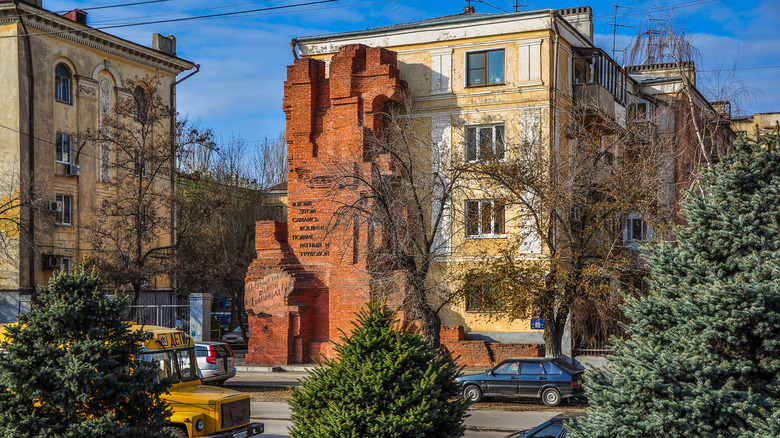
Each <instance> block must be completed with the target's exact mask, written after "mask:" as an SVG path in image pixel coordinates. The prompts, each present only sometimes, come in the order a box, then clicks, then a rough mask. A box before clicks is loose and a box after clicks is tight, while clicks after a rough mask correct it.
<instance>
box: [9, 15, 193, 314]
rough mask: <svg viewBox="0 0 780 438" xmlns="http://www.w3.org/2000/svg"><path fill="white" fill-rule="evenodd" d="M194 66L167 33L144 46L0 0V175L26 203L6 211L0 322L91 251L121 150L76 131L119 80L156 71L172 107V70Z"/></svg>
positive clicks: (120, 88)
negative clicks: (10, 221)
mask: <svg viewBox="0 0 780 438" xmlns="http://www.w3.org/2000/svg"><path fill="white" fill-rule="evenodd" d="M150 37H151V36H150ZM193 68H195V64H193V63H191V62H189V61H186V60H184V59H181V58H178V57H177V56H176V40H175V38H173V37H172V36H170V37H163V36H161V35H159V34H154V36H153V41H152V46H151V47H145V46H142V45H139V44H135V43H132V42H130V41H126V40H123V39H121V38H118V37H116V36H113V35H110V34H108V33H105V32H102V31H99V30H96V29H93V28H91V27H90V26H89V25H88V23H87V14H86V13H85V12H83V11H80V10H74V11H71V12H68V13H66V14H64V15H58V14H56V13H54V12H51V11H47V10H45V9H43V8H42V4H41V0H37V1H36V0H29V1H27V0H25V1H21V2H18V3H17V2H11V1H7V0H3V1H0V89H1V90H2V93H0V165H2V174H1V175H2V177H3V178H4V179H5V180H4V181H3V183H4V184H6V185H8V184H11V185H14V184H15V185H16V187H17V191H16V192H15V193H16V194H17V195H18V194H19V193H21V198H22V201H23V202H25V206H23V207H22V208H15V209H12V210H11V211H9V212H6V213H5V214H6V215H10V217H12V218H14V219H16V220H17V221H18V222H20V223H21V224H22V227H21V228H20V229H16V230H15V229H14V227H10V228H8V227H6V229H4V230H2V231H4V232H5V234H4V241H5V242H6V243H7V245H6V250H7V251H6V255H7V256H6V257H3V258H2V259H0V264H2V269H0V291H2V294H0V309H2V310H0V322H7V321H9V320H13V319H14V318H15V315H16V313H17V312H18V310H19V309H20V308H23V307H24V306H25V305H26V304H25V303H24V301H25V296H26V295H28V294H29V293H30V292H31V291H32V290H33V289H34V288H35V287H36V286H37V285H40V284H42V283H46V282H47V281H48V278H49V277H50V276H51V275H52V272H53V271H54V270H55V269H68V268H69V267H70V266H72V265H73V264H75V263H78V261H79V260H80V259H81V258H82V257H83V256H84V255H86V254H88V253H89V251H90V250H91V249H92V248H90V247H89V243H88V242H89V239H88V236H87V235H86V233H87V232H88V231H87V230H86V229H85V225H86V224H87V223H88V222H89V221H94V220H100V218H97V217H94V216H93V212H94V208H95V207H96V206H97V205H99V203H100V202H101V200H102V199H103V197H104V196H105V194H106V193H108V191H110V190H111V189H112V181H113V179H112V175H113V178H115V177H116V173H115V172H116V171H115V170H112V166H113V165H114V163H115V159H116V153H117V152H113V153H112V151H111V149H110V148H108V147H106V146H104V145H101V144H97V143H96V142H91V141H85V140H83V139H82V138H80V137H79V134H81V133H84V132H87V131H91V132H93V133H94V132H95V131H96V130H98V129H99V128H100V127H101V124H102V123H103V119H104V117H113V114H112V111H113V108H114V105H115V104H116V103H117V102H121V101H123V100H125V99H133V94H132V90H128V89H126V88H124V84H125V81H126V80H128V79H134V78H144V77H149V76H156V77H157V78H159V81H160V85H159V87H158V90H157V91H158V93H159V95H160V96H161V97H162V99H163V102H165V104H166V105H170V106H171V107H175V85H176V80H177V75H179V74H180V73H182V72H184V71H187V70H190V69H193ZM172 180H173V178H171V177H170V176H168V177H167V178H161V180H160V181H159V182H155V187H156V188H157V189H159V190H169V191H170V190H173V187H174V186H173V183H172ZM30 185H31V187H32V188H33V189H34V194H33V197H32V198H29V197H27V194H28V193H29V191H28V190H27V189H28V187H29V186H30ZM20 186H21V190H19V187H20ZM9 193H11V195H13V191H11V192H4V193H3V194H2V195H3V196H6V197H7V196H8V194H9ZM30 200H31V203H28V201H30ZM29 204H31V205H29ZM161 210H163V211H168V212H170V211H171V210H170V206H162V208H161ZM169 219H170V213H169ZM170 222H171V225H170V227H169V228H170V230H169V232H167V233H164V234H163V235H159V236H157V238H158V239H160V240H161V241H162V242H163V243H164V242H165V241H170V239H171V236H172V233H173V222H172V221H170ZM153 283H154V284H152V285H150V289H151V290H154V291H166V292H165V293H164V294H163V295H167V296H170V294H171V292H170V290H171V282H170V279H168V278H158V279H156V280H155V281H154V282H153ZM152 295H155V294H152ZM20 296H21V302H20ZM152 298H153V299H154V297H152Z"/></svg>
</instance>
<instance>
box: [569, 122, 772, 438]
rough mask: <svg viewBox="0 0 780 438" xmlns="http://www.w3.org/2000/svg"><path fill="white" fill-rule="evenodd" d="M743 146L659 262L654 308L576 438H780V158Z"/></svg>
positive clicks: (630, 338) (717, 171)
mask: <svg viewBox="0 0 780 438" xmlns="http://www.w3.org/2000/svg"><path fill="white" fill-rule="evenodd" d="M779 143H780V138H778V137H777V136H770V137H764V138H762V140H761V144H759V145H756V144H755V143H753V142H747V141H742V140H740V141H738V142H737V144H736V145H735V146H734V148H733V150H732V151H730V152H729V153H728V154H727V155H726V156H724V157H723V160H722V161H721V162H720V163H719V164H718V165H717V166H716V167H715V168H714V169H713V170H711V171H706V172H704V174H703V177H702V183H703V189H704V190H703V193H705V195H704V196H701V197H691V198H690V199H689V201H687V202H686V203H685V205H684V206H683V216H684V218H685V219H686V225H684V226H682V227H680V228H679V229H678V230H677V231H676V232H677V238H678V242H677V244H676V245H675V246H672V245H661V246H660V247H658V248H655V249H653V250H651V251H649V256H650V257H649V261H650V265H651V287H652V292H651V293H650V295H649V296H647V297H645V298H643V299H639V300H630V301H629V303H628V304H627V308H626V311H627V315H628V316H629V318H630V320H631V323H630V324H629V325H628V327H627V336H626V338H625V339H621V340H616V341H615V345H614V348H613V355H612V356H610V357H609V360H610V366H608V367H606V368H604V369H600V370H595V371H592V372H590V373H589V374H590V375H589V376H588V378H586V380H587V383H586V388H587V391H588V397H589V399H590V407H589V408H588V416H587V418H586V419H584V420H582V421H580V426H581V427H580V430H579V431H578V432H576V433H575V434H574V435H575V436H576V437H655V436H664V437H667V436H670V437H697V438H699V437H777V436H780V418H778V417H779V416H780V409H778V408H779V407H780V405H779V404H778V402H780V381H779V380H778V379H779V378H780V265H779V264H778V262H779V261H780V153H779V151H778V146H779Z"/></svg>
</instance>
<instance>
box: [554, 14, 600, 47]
mask: <svg viewBox="0 0 780 438" xmlns="http://www.w3.org/2000/svg"><path fill="white" fill-rule="evenodd" d="M557 12H558V13H559V14H561V17H563V19H564V20H566V21H568V22H569V24H571V25H572V26H574V28H575V29H577V31H578V32H579V33H581V34H582V36H584V37H585V38H587V39H588V41H590V42H591V43H592V42H593V9H591V7H590V6H580V7H576V8H568V9H558V11H557Z"/></svg>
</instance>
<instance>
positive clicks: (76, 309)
mask: <svg viewBox="0 0 780 438" xmlns="http://www.w3.org/2000/svg"><path fill="white" fill-rule="evenodd" d="M38 297H39V302H37V303H35V305H34V306H33V307H32V308H31V309H30V311H29V312H27V313H24V314H21V315H19V324H13V325H9V326H7V327H6V340H5V341H3V343H2V345H1V346H2V349H3V350H4V353H5V354H4V355H3V356H2V358H0V436H3V437H15V438H23V437H44V436H46V437H74V438H76V437H78V438H83V437H139V436H143V437H158V436H160V437H161V436H167V435H164V434H163V432H162V428H163V427H164V426H165V425H166V424H168V423H167V422H168V417H169V416H170V413H169V411H168V410H167V408H166V406H165V403H164V402H163V401H162V400H161V399H160V394H162V393H164V392H166V390H167V388H168V386H169V383H168V382H158V381H156V376H157V371H156V369H155V367H154V365H153V364H151V363H148V362H141V361H136V360H135V359H134V358H135V357H137V356H138V354H140V352H141V348H142V346H141V341H142V339H143V336H144V335H143V333H142V332H141V331H135V332H131V331H130V330H129V326H128V325H127V323H124V322H122V318H123V316H124V314H125V313H124V312H125V309H126V306H127V304H126V301H125V300H124V299H111V298H107V297H106V296H104V295H103V293H102V292H101V291H100V279H99V278H98V277H97V276H96V275H95V273H94V272H92V273H90V272H88V271H87V269H86V268H85V266H84V265H83V264H82V265H80V266H78V267H77V268H76V269H75V270H74V271H73V273H72V274H65V273H57V274H55V276H54V278H52V280H51V281H50V282H49V286H48V287H46V288H43V289H42V290H40V291H39V295H38Z"/></svg>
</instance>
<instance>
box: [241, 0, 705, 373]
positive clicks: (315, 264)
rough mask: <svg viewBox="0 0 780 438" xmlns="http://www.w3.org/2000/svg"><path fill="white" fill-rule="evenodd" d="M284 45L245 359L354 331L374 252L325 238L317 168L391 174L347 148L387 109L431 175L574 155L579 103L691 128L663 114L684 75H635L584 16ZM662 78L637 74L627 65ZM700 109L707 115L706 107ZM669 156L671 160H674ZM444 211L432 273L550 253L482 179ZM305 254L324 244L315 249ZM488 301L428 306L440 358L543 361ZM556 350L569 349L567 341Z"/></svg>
mask: <svg viewBox="0 0 780 438" xmlns="http://www.w3.org/2000/svg"><path fill="white" fill-rule="evenodd" d="M291 46H292V47H293V51H294V54H295V55H296V60H295V64H294V65H293V66H290V67H289V68H288V80H287V82H286V83H285V103H284V109H285V113H286V114H287V141H288V145H289V146H288V163H289V170H290V172H289V174H288V175H289V177H288V192H287V199H288V219H287V223H286V224H283V223H258V228H257V239H258V240H257V251H258V259H257V261H256V262H255V263H254V264H253V265H252V266H251V267H250V271H249V273H248V276H247V295H246V296H247V299H246V308H247V309H248V312H249V314H250V332H251V334H252V337H251V342H250V353H249V354H248V356H247V360H248V361H254V362H259V363H290V362H308V361H310V360H311V358H313V357H317V355H319V354H325V355H326V356H327V355H329V354H331V353H332V352H331V351H329V350H328V348H327V345H329V344H328V343H329V341H331V340H336V339H338V336H339V333H340V332H339V330H340V329H345V330H348V329H349V323H350V321H351V319H352V316H353V314H354V312H355V311H356V310H357V309H359V308H360V307H361V306H362V305H363V304H364V303H365V302H366V301H367V300H368V299H369V298H370V297H371V293H372V290H373V289H372V286H371V285H372V281H373V279H372V278H370V276H368V275H367V274H366V272H369V271H370V269H368V268H367V267H366V266H365V264H366V263H370V254H369V256H366V255H365V253H366V252H368V253H370V252H371V247H370V246H367V245H369V244H368V243H367V242H373V241H374V240H373V239H372V238H371V237H370V231H369V228H365V229H364V228H361V227H356V228H355V229H354V230H353V231H354V233H353V234H349V233H347V234H346V235H345V236H343V238H336V239H335V242H336V243H335V244H334V243H330V244H329V243H328V242H329V241H330V242H334V239H333V236H326V235H325V234H326V233H327V232H330V229H329V228H327V224H328V223H329V220H330V219H329V218H331V217H332V216H333V214H334V211H335V207H334V204H333V197H331V198H328V197H327V196H326V193H329V191H332V190H333V185H332V180H333V172H328V171H327V163H326V161H327V160H328V157H333V156H337V157H338V159H339V160H343V161H345V162H347V163H349V164H350V165H353V166H354V167H355V169H359V168H360V167H361V166H370V165H374V166H378V167H379V168H381V169H384V168H385V167H383V166H385V165H384V164H382V161H381V160H382V158H381V157H379V156H370V154H369V153H366V152H365V149H363V154H362V155H361V154H359V153H358V154H356V152H355V151H360V150H361V149H360V148H361V145H366V144H368V140H367V139H366V136H367V135H377V133H380V135H381V133H382V130H383V126H382V125H381V123H382V118H381V117H379V116H378V115H379V114H381V112H382V110H383V105H386V103H387V102H391V101H396V100H404V99H405V100H406V101H411V102H412V103H413V106H414V111H415V113H414V115H413V116H414V119H415V120H416V121H417V122H416V123H417V126H423V127H424V128H423V130H426V131H427V132H429V133H430V138H431V141H430V144H429V145H428V148H427V150H421V151H419V154H420V156H423V157H427V158H426V159H427V160H428V161H427V165H428V166H429V168H431V169H432V171H435V169H434V167H435V163H438V162H441V161H442V160H452V161H455V162H460V163H467V164H469V163H471V164H473V163H479V162H480V161H482V160H483V159H484V160H487V157H489V158H490V159H497V160H498V161H502V160H503V159H504V158H505V157H504V154H509V153H510V152H509V150H510V149H509V147H508V145H511V144H520V143H529V144H535V145H538V146H539V148H540V150H541V151H542V154H548V155H549V154H553V153H556V154H557V153H559V151H562V150H565V149H567V148H568V147H569V139H570V137H571V133H570V132H568V131H567V129H568V126H569V125H570V123H569V120H570V119H572V118H573V117H574V112H575V111H574V110H573V108H580V109H582V110H583V111H584V113H586V116H587V117H588V120H589V121H590V122H588V123H589V124H598V123H596V122H594V121H597V120H605V121H611V122H613V123H617V124H622V125H625V124H626V123H628V122H629V121H633V119H637V118H640V113H641V118H643V120H642V121H643V122H647V123H646V125H647V126H646V127H647V129H648V130H649V131H652V133H651V134H652V136H659V135H660V136H666V137H668V138H671V137H673V133H674V132H679V131H680V127H681V126H682V125H683V124H684V121H680V120H678V119H679V117H680V116H679V114H678V110H677V109H675V108H674V107H673V106H670V105H669V103H670V102H672V101H673V99H672V97H676V96H677V95H678V94H679V92H680V86H679V85H678V86H676V88H675V85H674V84H675V83H679V82H680V81H679V80H677V81H676V82H675V76H674V74H672V73H670V72H666V73H665V74H664V75H661V76H663V78H662V79H657V78H656V76H654V75H653V74H648V75H645V76H646V77H642V78H639V80H637V79H635V78H634V77H632V74H631V70H630V69H623V68H622V67H621V66H619V65H618V64H617V63H615V62H614V61H613V60H612V59H611V58H610V57H609V56H608V55H607V54H606V53H605V52H604V51H603V50H601V49H599V48H597V47H595V46H594V44H593V24H592V12H591V8H590V7H580V8H571V9H565V10H557V11H556V10H551V9H544V10H534V11H525V12H516V13H505V14H477V13H475V12H474V10H473V9H470V8H466V9H465V10H464V13H463V14H458V15H453V16H447V17H441V18H436V19H431V20H424V21H419V22H412V23H404V24H399V25H394V26H387V27H381V28H376V29H369V30H364V31H356V32H345V33H339V34H333V35H322V36H312V37H300V38H296V39H294V40H293V41H292V42H291ZM298 55H300V57H301V59H297V58H298ZM658 70H659V69H658V68H655V69H653V67H651V66H642V67H637V68H636V69H635V70H634V72H635V73H636V74H637V75H638V76H639V73H641V72H645V73H647V72H648V71H652V72H654V73H658ZM677 79H679V78H677ZM662 83H663V84H662ZM661 85H663V87H661V88H659V87H660V86H661ZM653 87H655V88H653ZM695 105H697V106H698V107H700V108H702V111H704V110H709V109H711V106H710V105H709V103H707V102H706V100H699V101H696V102H695ZM629 119H631V120H629ZM650 128H652V129H650ZM604 137H608V134H606V133H605V134H604ZM672 147H676V146H675V145H672ZM671 152H672V151H670V154H669V157H668V159H669V160H670V161H671V160H676V159H678V158H677V157H678V156H679V154H676V153H671ZM506 159H511V157H509V156H508V155H507V156H506ZM377 160H378V161H377ZM389 169H390V170H388V171H389V172H391V171H392V164H390V165H389ZM329 177H330V180H329ZM666 177H667V179H668V185H669V187H670V189H669V191H668V193H667V197H668V199H667V200H665V202H672V203H673V202H674V201H675V199H676V193H677V192H676V190H675V187H676V186H677V185H679V183H680V181H681V179H680V175H679V174H678V173H675V172H674V171H670V172H669V174H668V175H666ZM342 192H343V196H345V197H346V198H345V199H339V200H338V202H337V203H341V204H342V205H343V203H345V202H347V203H348V202H349V199H347V198H349V197H350V196H358V195H356V194H354V193H352V194H349V190H348V189H345V190H342V191H340V192H339V193H342ZM447 202H448V203H449V205H447V206H446V208H445V209H444V211H445V212H446V213H445V215H444V216H443V217H442V218H441V221H442V223H443V226H442V227H441V236H440V240H439V242H440V243H441V245H440V251H441V253H440V255H441V257H440V258H438V259H437V261H436V266H435V268H434V269H433V271H432V272H433V275H439V276H441V277H442V278H445V277H446V276H447V275H449V274H450V273H452V272H455V273H458V272H460V273H463V272H466V271H467V270H468V268H469V267H471V266H474V264H475V263H476V262H478V261H479V260H482V259H484V257H485V256H486V255H488V256H490V255H498V254H501V253H502V251H503V250H504V249H506V248H507V245H509V242H510V241H511V240H512V239H511V238H512V237H517V236H520V235H522V236H523V238H522V243H521V245H520V246H519V247H518V250H517V251H516V255H517V257H518V258H520V259H523V260H545V258H546V257H548V256H549V248H548V247H547V246H546V245H544V244H543V243H542V239H540V236H538V234H535V230H534V229H533V227H529V226H528V224H527V223H525V222H524V219H523V218H524V217H527V214H526V212H524V211H522V206H519V205H517V204H514V205H505V204H504V203H503V202H502V199H501V194H500V193H497V192H496V191H495V190H492V189H491V188H490V187H488V186H487V185H485V184H482V183H481V182H480V180H479V178H476V179H474V180H473V181H471V182H470V183H469V184H464V185H463V187H461V188H460V189H459V190H457V191H455V192H453V193H452V196H451V198H450V199H449V200H448V201H447ZM434 204H435V202H434ZM431 210H435V205H432V208H431ZM621 226H622V227H623V234H624V240H625V242H626V243H627V244H636V243H637V242H641V241H644V240H647V239H649V238H650V236H651V235H652V232H651V230H649V228H650V227H649V226H647V225H646V224H644V222H643V219H642V217H641V216H638V215H636V214H633V215H632V212H626V215H624V218H623V222H622V224H621ZM311 230H315V232H311ZM361 241H362V242H364V243H362V244H361V243H359V242H361ZM312 245H315V246H316V245H322V247H319V246H316V250H312V249H311V248H312V247H313V246H312ZM325 245H330V246H327V247H326V246H325ZM334 245H335V246H334ZM345 260H346V261H347V263H345ZM361 264H363V265H364V266H361ZM398 287H399V288H403V285H402V284H399V286H398ZM449 287H451V288H457V287H458V285H457V283H450V284H449ZM444 295H446V292H445V293H444ZM432 299H433V300H434V301H435V300H436V298H432ZM495 304H496V303H491V302H490V301H489V300H487V299H486V298H485V297H483V296H481V295H479V294H478V295H475V296H473V297H469V298H467V299H465V300H460V301H453V302H441V301H439V302H435V303H434V306H435V307H437V308H438V307H440V309H441V310H440V311H439V315H440V317H441V324H442V330H441V342H442V344H443V346H444V347H445V349H447V350H448V351H449V352H450V353H451V354H452V355H453V356H454V357H459V361H460V363H462V364H466V365H488V364H490V363H494V362H497V361H500V360H502V359H503V358H505V357H510V356H528V355H538V354H543V353H544V349H543V348H541V347H540V346H541V345H543V344H544V342H543V339H542V332H543V330H542V329H541V326H540V325H539V321H538V319H536V318H519V319H513V320H510V319H506V318H496V317H495V316H494V315H493V313H494V312H493V310H494V308H492V307H491V306H493V305H495ZM531 316H532V317H533V316H534V315H531ZM564 343H565V344H566V339H564ZM568 345H569V346H570V345H571V341H570V340H569V341H568ZM563 353H564V354H567V355H570V356H571V355H572V352H571V348H568V349H567V348H566V347H564V351H563Z"/></svg>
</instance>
